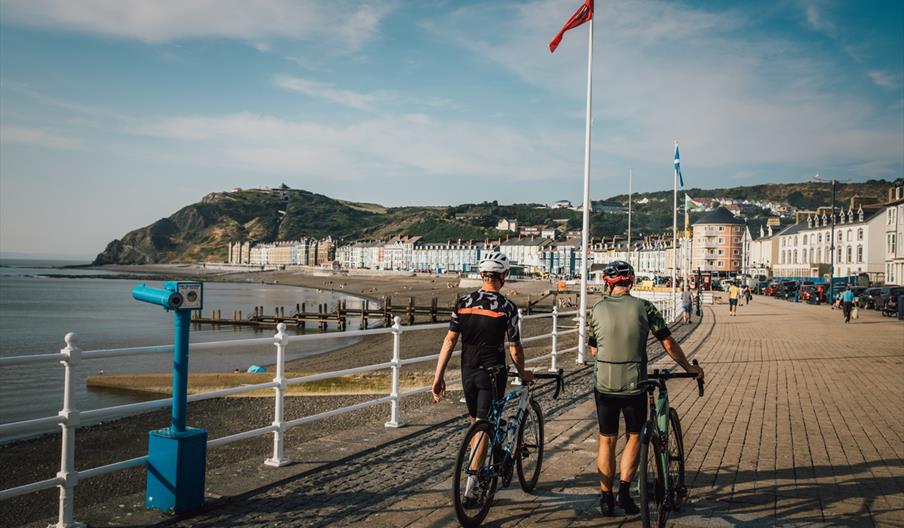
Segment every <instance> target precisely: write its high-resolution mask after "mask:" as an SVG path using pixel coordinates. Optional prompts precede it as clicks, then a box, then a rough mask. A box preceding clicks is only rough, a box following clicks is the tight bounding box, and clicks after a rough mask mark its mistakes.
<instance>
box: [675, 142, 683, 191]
mask: <svg viewBox="0 0 904 528" xmlns="http://www.w3.org/2000/svg"><path fill="white" fill-rule="evenodd" d="M675 172H677V173H678V181H679V182H681V187H684V176H682V175H681V156H679V155H678V142H677V141H676V142H675Z"/></svg>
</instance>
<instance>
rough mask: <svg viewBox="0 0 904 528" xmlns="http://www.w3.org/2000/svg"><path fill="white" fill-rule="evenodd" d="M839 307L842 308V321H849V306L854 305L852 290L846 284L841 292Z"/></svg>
mask: <svg viewBox="0 0 904 528" xmlns="http://www.w3.org/2000/svg"><path fill="white" fill-rule="evenodd" d="M840 299H841V308H842V309H843V310H844V322H845V323H850V322H851V308H853V306H854V292H853V291H852V290H851V287H850V286H848V287H846V288H845V289H844V292H843V293H842V294H841V297H840Z"/></svg>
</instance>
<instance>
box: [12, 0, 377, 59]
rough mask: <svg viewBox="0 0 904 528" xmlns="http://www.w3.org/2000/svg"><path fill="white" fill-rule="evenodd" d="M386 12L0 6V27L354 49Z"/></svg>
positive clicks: (146, 3)
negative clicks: (329, 44)
mask: <svg viewBox="0 0 904 528" xmlns="http://www.w3.org/2000/svg"><path fill="white" fill-rule="evenodd" d="M391 9H392V6H391V4H389V3H387V2H383V1H381V0H374V1H372V2H368V3H363V4H362V3H356V2H351V1H348V0H345V1H336V0H332V1H329V2H322V1H317V0H255V1H254V2H248V1H244V0H186V1H183V0H127V1H122V0H79V1H78V2H72V1H69V0H27V1H24V0H22V1H16V0H4V1H3V2H2V11H3V17H4V20H5V22H7V23H10V22H12V23H18V24H25V25H30V26H36V27H41V28H49V29H62V30H67V31H77V32H84V33H92V34H98V35H104V36H112V37H118V38H127V39H136V40H140V41H143V42H148V43H153V44H159V43H164V42H172V41H177V40H181V39H191V38H205V37H214V38H234V39H240V40H247V41H249V42H251V43H252V45H254V46H255V47H257V48H258V49H263V48H268V47H269V44H268V43H267V42H266V40H267V39H283V38H284V39H302V40H315V39H316V40H326V41H329V42H334V43H337V44H338V45H340V46H342V47H345V48H347V49H358V48H360V46H361V45H362V44H363V43H365V42H367V41H369V40H371V39H372V38H374V37H375V36H376V34H377V31H378V29H379V25H380V22H381V20H382V19H383V18H384V17H385V16H386V15H387V14H388V13H389V12H390V11H391Z"/></svg>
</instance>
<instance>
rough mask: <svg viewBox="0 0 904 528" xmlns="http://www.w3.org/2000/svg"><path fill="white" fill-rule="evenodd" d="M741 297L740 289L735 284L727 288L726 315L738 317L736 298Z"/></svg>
mask: <svg viewBox="0 0 904 528" xmlns="http://www.w3.org/2000/svg"><path fill="white" fill-rule="evenodd" d="M740 296H741V289H740V288H738V286H737V285H736V284H735V283H733V282H732V283H730V286H728V314H729V315H731V316H735V317H736V316H737V315H738V298H739V297H740Z"/></svg>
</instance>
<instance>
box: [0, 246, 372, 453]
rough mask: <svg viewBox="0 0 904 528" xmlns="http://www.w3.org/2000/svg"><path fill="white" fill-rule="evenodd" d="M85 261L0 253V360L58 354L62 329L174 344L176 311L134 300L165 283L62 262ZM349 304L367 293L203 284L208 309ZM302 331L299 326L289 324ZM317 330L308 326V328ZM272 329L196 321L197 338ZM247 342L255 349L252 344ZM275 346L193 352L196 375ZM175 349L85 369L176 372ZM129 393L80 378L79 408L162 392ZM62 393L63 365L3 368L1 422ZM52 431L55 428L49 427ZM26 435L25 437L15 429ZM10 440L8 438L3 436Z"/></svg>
mask: <svg viewBox="0 0 904 528" xmlns="http://www.w3.org/2000/svg"><path fill="white" fill-rule="evenodd" d="M73 264H81V263H78V262H68V261H51V260H15V259H0V357H9V356H22V355H31V354H52V353H56V352H59V351H60V349H62V348H63V347H65V341H64V336H65V335H66V334H67V333H69V332H74V333H75V334H76V335H77V340H78V341H77V342H78V346H79V347H80V348H81V349H82V350H97V349H108V348H122V347H136V346H146V345H168V344H172V342H173V316H172V313H166V312H164V311H163V309H162V308H160V307H157V306H154V305H150V304H146V303H142V302H138V301H136V300H134V299H132V295H131V291H132V288H133V287H134V286H136V285H137V284H142V283H144V284H147V285H148V286H155V287H162V281H163V279H164V277H162V276H161V277H160V280H158V281H153V280H135V279H129V278H118V277H121V276H122V274H120V273H117V272H113V271H106V270H96V269H86V268H71V267H64V266H68V265H73ZM339 301H346V302H347V304H348V306H349V307H353V306H360V303H361V302H362V301H361V300H360V299H359V298H356V297H352V296H348V295H344V294H340V293H334V292H329V291H321V290H314V289H310V288H300V287H294V286H286V285H272V284H255V283H219V282H205V284H204V311H205V313H209V311H210V310H211V309H219V310H221V312H222V314H223V317H232V313H233V311H234V310H241V311H242V314H243V316H247V314H249V313H251V312H253V310H254V307H255V306H264V307H265V312H266V313H272V311H273V307H274V306H284V307H285V308H286V313H287V314H289V313H290V312H291V311H292V310H294V306H295V304H297V303H307V304H308V306H310V305H312V304H318V303H326V304H328V305H331V306H335V304H336V303H337V302H339ZM290 331H293V332H297V333H300V330H290ZM309 331H310V330H309ZM274 332H275V331H274V330H273V329H266V330H256V329H253V328H247V327H246V328H240V327H233V326H228V325H224V326H220V327H211V326H210V325H192V330H191V342H193V343H199V342H209V341H221V340H231V339H247V338H252V337H266V336H269V335H273V333H274ZM356 340H357V338H351V337H349V338H337V339H331V340H326V341H321V340H317V341H314V342H311V343H293V344H292V345H290V346H289V349H288V351H287V356H286V359H288V360H291V359H298V358H300V357H305V356H309V355H313V354H320V353H324V352H328V351H330V350H335V349H336V348H339V347H343V346H347V345H348V344H351V343H354V342H355V341H356ZM246 348H247V349H246ZM275 360H276V357H275V347H273V346H272V345H269V344H265V345H262V346H260V345H259V346H256V347H243V349H241V350H239V351H233V350H223V351H198V352H190V357H189V362H190V370H191V371H192V372H199V371H200V372H233V371H234V370H235V369H239V370H241V371H245V370H247V368H248V367H249V366H250V365H253V364H259V365H269V364H272V363H274V362H275ZM171 371H172V355H171V354H141V355H136V356H125V357H116V358H105V359H91V360H85V361H83V362H82V365H81V367H80V373H81V374H82V375H83V376H89V375H96V374H117V373H130V372H171ZM159 397H160V396H159V395H150V394H147V395H140V394H136V393H134V392H130V391H112V390H108V389H90V390H89V389H87V388H86V387H85V385H84V383H79V384H78V390H77V400H76V401H77V403H78V408H79V410H88V409H97V408H101V407H108V406H112V405H120V404H125V403H133V402H136V401H142V400H146V399H157V398H159ZM62 398H63V366H62V365H61V364H60V363H38V364H32V365H16V366H12V367H2V368H0V423H8V422H16V421H20V420H29V419H33V418H42V417H45V416H52V415H55V414H57V413H58V412H59V410H60V407H61V405H62ZM51 430H52V429H51ZM18 436H21V435H17V437H18ZM9 439H10V438H6V439H4V438H2V437H0V442H2V441H5V440H9Z"/></svg>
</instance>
